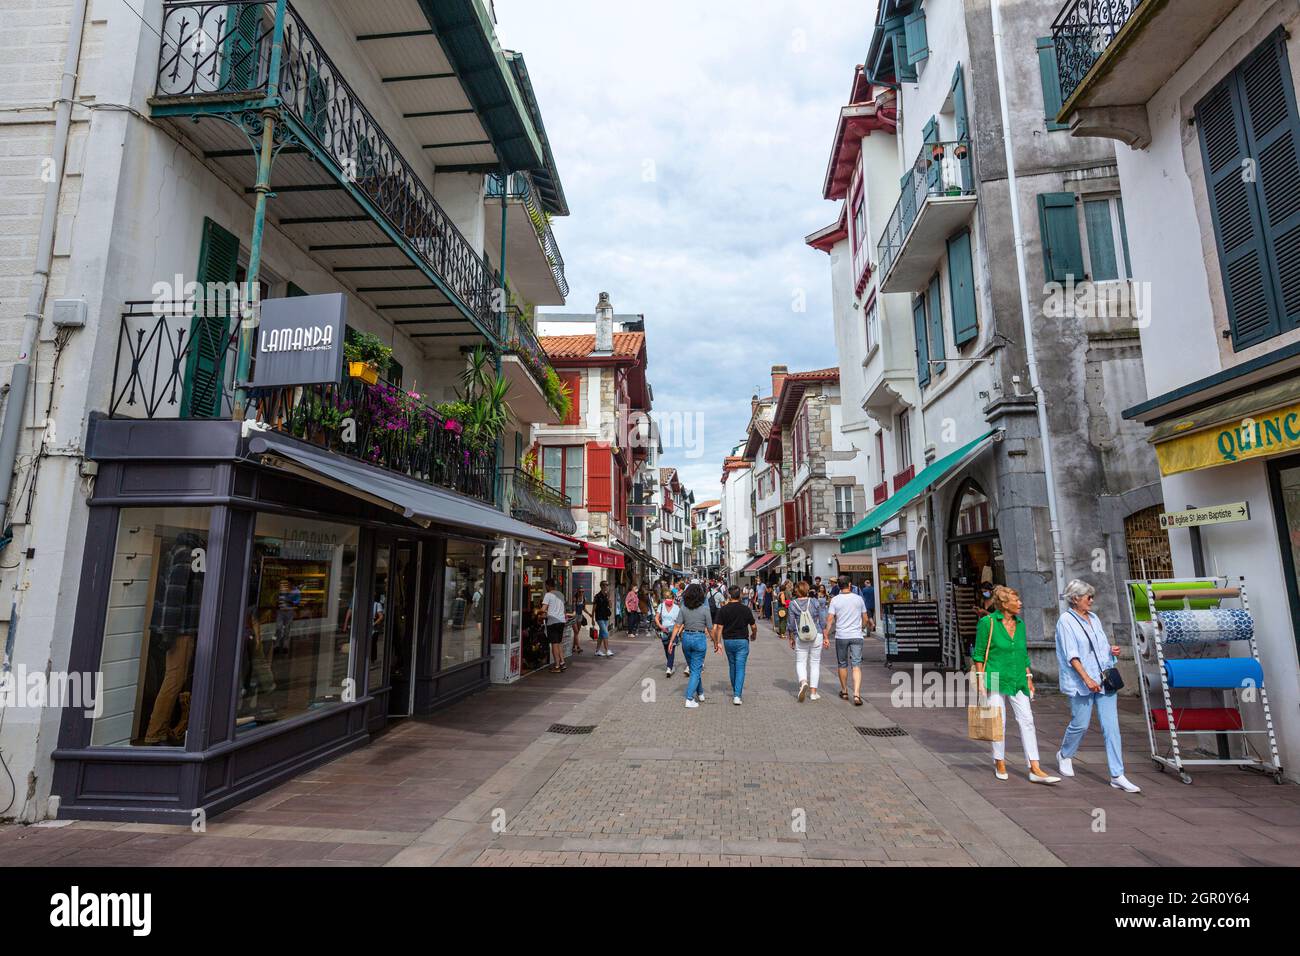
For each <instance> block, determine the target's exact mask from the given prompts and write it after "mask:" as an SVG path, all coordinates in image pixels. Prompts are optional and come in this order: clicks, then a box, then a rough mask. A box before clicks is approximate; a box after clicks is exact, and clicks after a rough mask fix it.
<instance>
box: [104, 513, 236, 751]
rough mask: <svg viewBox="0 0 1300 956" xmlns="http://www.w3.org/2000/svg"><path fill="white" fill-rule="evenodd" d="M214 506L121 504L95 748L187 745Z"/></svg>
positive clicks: (106, 625)
mask: <svg viewBox="0 0 1300 956" xmlns="http://www.w3.org/2000/svg"><path fill="white" fill-rule="evenodd" d="M211 520H212V509H210V508H124V509H123V510H122V512H121V516H120V518H119V520H118V531H117V544H116V551H115V554H114V555H113V573H112V585H111V590H110V592H109V601H108V613H107V615H106V617H105V622H104V645H103V649H102V651H101V656H100V672H101V674H102V675H103V677H102V683H101V685H100V699H101V702H102V712H101V713H100V715H99V716H98V717H96V718H95V723H94V726H93V729H92V731H91V740H90V743H91V746H95V747H130V746H155V747H156V746H164V747H183V746H184V745H185V735H186V732H187V731H188V729H189V711H190V695H191V693H192V691H191V685H192V683H193V680H194V650H195V645H196V644H197V642H198V634H199V609H200V606H201V604H202V600H203V586H204V579H205V577H206V572H207V549H208V527H209V525H210V524H211Z"/></svg>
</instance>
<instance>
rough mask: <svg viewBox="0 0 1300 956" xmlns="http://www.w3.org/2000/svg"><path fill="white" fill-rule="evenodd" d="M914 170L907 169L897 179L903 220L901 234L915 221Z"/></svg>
mask: <svg viewBox="0 0 1300 956" xmlns="http://www.w3.org/2000/svg"><path fill="white" fill-rule="evenodd" d="M916 175H917V172H916V170H914V169H912V170H908V172H906V173H904V174H903V177H902V178H901V179H899V181H898V190H899V201H900V203H901V208H900V212H901V216H900V218H901V219H902V222H903V233H902V234H903V235H904V236H906V235H907V232H908V230H909V229H911V228H912V223H914V222H915V221H916V186H915V177H916Z"/></svg>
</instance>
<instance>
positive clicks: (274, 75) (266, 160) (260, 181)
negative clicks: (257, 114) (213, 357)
mask: <svg viewBox="0 0 1300 956" xmlns="http://www.w3.org/2000/svg"><path fill="white" fill-rule="evenodd" d="M287 5H288V0H277V2H276V5H275V25H274V26H273V27H272V28H271V62H270V64H269V65H268V68H267V74H266V100H265V101H264V102H265V103H266V108H265V109H263V110H262V145H261V148H260V149H259V151H258V154H257V183H256V184H255V185H254V186H253V191H254V192H256V193H257V199H256V201H255V203H254V205H253V241H252V242H251V243H250V244H249V249H248V279H247V290H248V293H247V295H244V296H240V299H241V303H240V306H241V307H240V315H239V351H238V353H236V357H235V401H234V408H233V409H232V412H233V414H232V417H233V418H234V419H235V421H243V419H244V414H245V409H246V408H247V405H248V385H247V383H248V374H249V369H250V368H251V367H252V364H253V346H254V344H255V342H256V336H257V326H258V321H259V320H260V313H258V314H250V313H251V312H252V299H253V298H254V295H255V293H257V290H258V289H259V286H258V273H260V272H261V269H262V237H263V235H264V234H265V233H266V201H267V199H268V198H270V195H271V160H272V158H273V157H274V155H275V124H276V120H277V117H278V111H279V106H280V103H279V97H280V60H281V58H282V56H283V51H284V16H285V8H286V6H287ZM257 297H258V298H259V299H260V294H257ZM259 308H260V303H259Z"/></svg>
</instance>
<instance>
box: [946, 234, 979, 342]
mask: <svg viewBox="0 0 1300 956" xmlns="http://www.w3.org/2000/svg"><path fill="white" fill-rule="evenodd" d="M948 294H949V296H950V297H951V299H952V340H953V342H954V344H956V346H957V348H961V347H962V346H963V345H965V344H966V343H967V342H970V341H972V340H973V339H975V338H976V336H978V335H979V317H978V316H979V313H978V312H977V310H976V307H975V259H974V255H973V252H972V249H971V243H970V230H968V229H963V230H962V231H961V232H959V233H957V235H955V236H952V237H951V238H950V239H949V240H948Z"/></svg>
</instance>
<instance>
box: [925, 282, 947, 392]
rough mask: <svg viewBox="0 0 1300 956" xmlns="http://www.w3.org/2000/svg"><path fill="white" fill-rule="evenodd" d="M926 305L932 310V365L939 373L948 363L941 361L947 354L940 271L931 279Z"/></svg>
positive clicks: (930, 332) (935, 371)
mask: <svg viewBox="0 0 1300 956" xmlns="http://www.w3.org/2000/svg"><path fill="white" fill-rule="evenodd" d="M925 299H926V307H927V308H928V309H929V312H930V327H929V329H928V335H929V346H930V358H931V359H933V360H934V361H935V364H934V365H933V366H931V367H932V368H933V369H934V374H935V375H938V374H939V373H940V372H942V371H943V370H944V369H945V368H947V367H948V366H947V364H946V363H944V362H941V361H939V360H940V359H942V358H943V357H944V355H945V352H946V349H945V348H944V342H943V294H942V292H941V291H940V285H939V273H937V272H936V273H935V274H934V276H933V277H932V278H931V279H930V289H929V291H927V292H926V294H925Z"/></svg>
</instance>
